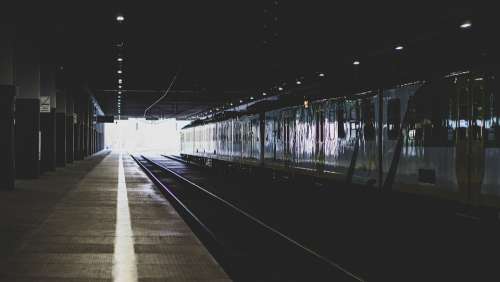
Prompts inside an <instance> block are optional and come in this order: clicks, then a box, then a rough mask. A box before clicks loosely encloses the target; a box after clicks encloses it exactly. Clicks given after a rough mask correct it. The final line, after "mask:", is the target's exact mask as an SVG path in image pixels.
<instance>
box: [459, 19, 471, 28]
mask: <svg viewBox="0 0 500 282" xmlns="http://www.w3.org/2000/svg"><path fill="white" fill-rule="evenodd" d="M471 26H472V23H471V22H470V21H465V22H464V23H462V24H461V25H460V28H461V29H467V28H470V27H471Z"/></svg>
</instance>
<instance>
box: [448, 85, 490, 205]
mask: <svg viewBox="0 0 500 282" xmlns="http://www.w3.org/2000/svg"><path fill="white" fill-rule="evenodd" d="M455 85H456V90H457V91H455V95H454V97H452V99H454V101H453V103H452V107H453V109H452V113H453V115H452V116H453V118H454V123H455V126H456V129H455V142H456V147H455V154H456V158H455V161H456V174H457V184H458V189H459V192H460V194H461V199H462V200H463V201H465V202H466V203H467V204H471V205H477V204H479V200H480V199H479V197H480V194H481V184H482V182H483V177H484V171H485V167H484V164H485V126H484V125H485V117H486V116H485V115H486V109H488V108H489V107H488V105H487V104H488V102H489V101H488V100H489V99H488V97H487V95H486V91H485V89H484V83H483V80H482V78H481V79H479V78H475V79H474V78H471V77H461V78H456V79H455Z"/></svg>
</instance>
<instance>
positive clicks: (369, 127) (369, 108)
mask: <svg viewBox="0 0 500 282" xmlns="http://www.w3.org/2000/svg"><path fill="white" fill-rule="evenodd" d="M361 120H362V122H363V136H364V138H365V140H375V108H374V105H373V103H372V101H371V100H369V99H366V100H363V102H362V104H361Z"/></svg>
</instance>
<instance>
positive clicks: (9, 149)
mask: <svg viewBox="0 0 500 282" xmlns="http://www.w3.org/2000/svg"><path fill="white" fill-rule="evenodd" d="M0 36H1V37H2V40H0V132H1V133H2V137H1V138H0V155H1V156H2V157H0V190H4V189H5V190H12V189H14V186H15V175H16V166H15V148H14V144H15V140H14V137H15V131H14V117H15V113H14V110H15V99H16V87H15V86H14V26H12V25H3V24H0Z"/></svg>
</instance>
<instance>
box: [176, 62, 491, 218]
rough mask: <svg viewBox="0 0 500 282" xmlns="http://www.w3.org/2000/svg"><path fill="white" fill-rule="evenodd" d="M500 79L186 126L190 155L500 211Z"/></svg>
mask: <svg viewBox="0 0 500 282" xmlns="http://www.w3.org/2000/svg"><path fill="white" fill-rule="evenodd" d="M495 73H496V72H493V71H461V72H454V73H450V74H448V75H446V76H444V77H439V78H435V79H431V80H426V81H416V82H412V83H406V84H400V85H396V86H393V87H387V88H384V89H377V90H373V91H365V92H363V93H355V94H352V95H342V96H336V97H330V98H328V97H327V98H320V99H315V100H311V101H309V100H304V101H302V102H301V103H296V104H289V103H288V104H286V103H284V104H283V103H282V104H280V103H279V102H276V103H267V106H266V107H260V108H259V107H253V110H252V107H249V108H248V109H247V110H241V111H227V112H226V113H225V114H222V115H215V116H212V117H210V118H206V119H199V120H195V121H193V122H191V123H190V124H188V125H187V126H185V127H183V128H182V129H181V156H182V157H183V158H185V159H188V160H193V159H196V160H198V161H202V162H204V163H207V162H211V161H222V162H228V163H230V164H239V165H244V166H250V167H262V168H268V169H272V170H275V171H279V172H283V173H288V174H290V175H310V176H313V177H318V178H323V179H332V180H335V181H341V182H344V183H349V184H353V186H354V185H361V186H363V187H372V188H370V189H378V190H380V191H399V192H406V193H412V194H418V195H428V196H430V197H437V198H440V199H445V200H450V201H453V202H457V203H459V204H465V205H467V206H475V207H487V208H498V207H500V176H499V172H500V87H499V83H498V78H497V77H496V76H495ZM311 91H312V90H311ZM255 103H256V104H258V102H255ZM269 104H271V105H269ZM346 187H349V185H346Z"/></svg>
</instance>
